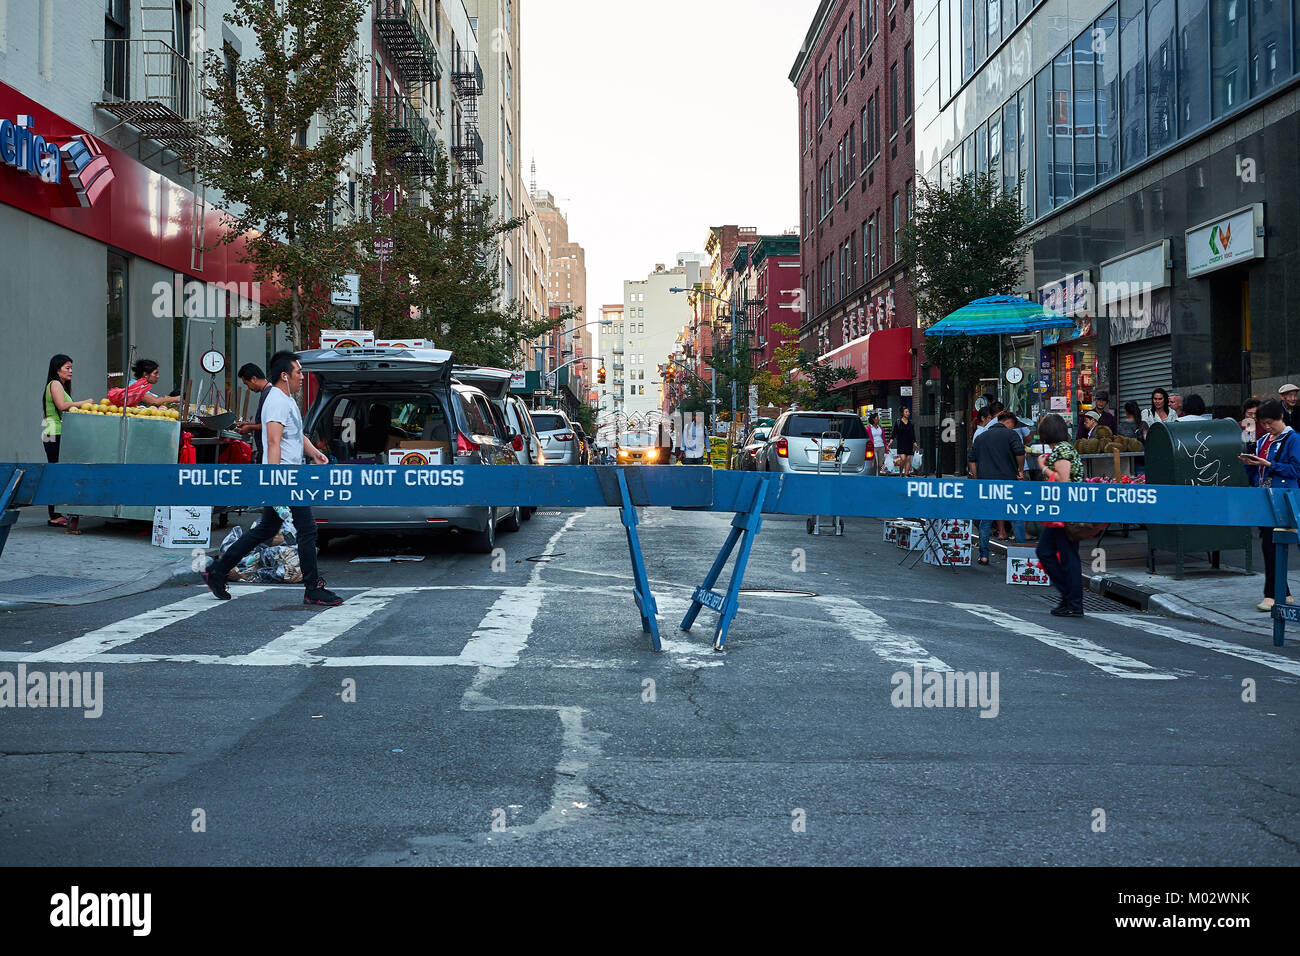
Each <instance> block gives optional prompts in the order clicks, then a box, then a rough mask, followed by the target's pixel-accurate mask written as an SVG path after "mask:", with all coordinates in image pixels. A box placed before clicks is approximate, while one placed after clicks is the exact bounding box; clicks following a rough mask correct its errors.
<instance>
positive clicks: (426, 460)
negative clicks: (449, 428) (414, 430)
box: [388, 441, 451, 466]
mask: <svg viewBox="0 0 1300 956" xmlns="http://www.w3.org/2000/svg"><path fill="white" fill-rule="evenodd" d="M450 457H451V446H450V445H448V444H447V443H446V442H439V441H404V442H402V443H401V444H400V445H398V446H397V447H396V448H392V449H389V452H388V463H389V464H390V465H423V466H428V465H448V464H451V462H450V461H449V459H450Z"/></svg>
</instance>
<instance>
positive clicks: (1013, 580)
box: [1007, 547, 1052, 587]
mask: <svg viewBox="0 0 1300 956" xmlns="http://www.w3.org/2000/svg"><path fill="white" fill-rule="evenodd" d="M1007 584H1028V585H1032V586H1034V587H1050V586H1051V584H1052V579H1051V578H1049V577H1048V576H1047V572H1046V571H1044V570H1043V565H1042V562H1041V561H1039V560H1038V555H1037V553H1036V552H1035V551H1034V549H1033V548H1016V547H1009V548H1007Z"/></svg>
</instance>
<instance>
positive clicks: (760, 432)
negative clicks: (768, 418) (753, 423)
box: [740, 427, 772, 471]
mask: <svg viewBox="0 0 1300 956" xmlns="http://www.w3.org/2000/svg"><path fill="white" fill-rule="evenodd" d="M771 431H772V429H771V428H768V427H763V428H755V429H754V433H753V434H752V435H750V437H749V440H748V441H747V442H745V447H744V448H742V449H740V470H741V471H757V470H758V456H759V453H760V452H761V451H762V450H763V448H764V447H766V445H767V436H768V434H769V433H770V432H771Z"/></svg>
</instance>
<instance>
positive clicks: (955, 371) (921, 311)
mask: <svg viewBox="0 0 1300 956" xmlns="http://www.w3.org/2000/svg"><path fill="white" fill-rule="evenodd" d="M1024 226H1025V217H1024V212H1023V210H1022V209H1021V206H1020V195H1019V190H1018V189H1017V190H1016V191H1013V192H1004V191H1003V188H1002V175H1001V173H999V172H998V171H997V170H996V169H994V170H991V171H990V172H987V173H978V174H976V173H972V174H969V175H966V176H963V177H962V178H961V179H959V180H957V181H956V182H955V183H953V184H952V186H951V187H944V188H940V187H939V186H937V185H935V184H934V183H931V182H929V181H928V180H925V179H918V180H917V195H916V210H915V213H914V215H913V217H912V220H911V221H910V222H908V223H907V224H906V225H905V226H904V227H903V229H902V235H901V242H902V260H903V262H904V263H906V266H907V270H908V287H909V289H910V291H911V295H912V299H913V301H914V302H915V303H916V312H917V315H918V316H924V317H926V318H928V319H929V320H930V321H931V322H933V321H937V320H938V319H941V318H943V317H944V316H946V315H948V314H950V313H952V312H955V311H956V310H957V309H960V308H961V307H962V306H964V305H967V304H968V303H970V302H972V301H973V300H975V299H982V298H984V297H986V296H990V295H1007V294H1011V293H1012V292H1013V290H1014V289H1015V288H1016V286H1017V285H1019V283H1020V279H1021V275H1022V273H1023V271H1024V260H1025V252H1026V249H1027V246H1028V240H1027V239H1025V238H1023V237H1022V236H1021V235H1020V230H1021V229H1023V228H1024ZM925 355H926V360H927V361H928V362H929V363H930V364H932V365H936V366H938V367H939V369H940V370H941V371H942V372H943V374H944V376H945V377H946V378H948V379H949V380H950V381H953V382H954V383H956V384H957V386H958V389H959V390H960V383H961V382H974V381H977V380H978V379H979V378H980V377H982V376H984V375H986V374H988V373H990V372H996V371H997V336H992V335H982V336H964V335H953V336H943V337H938V336H935V337H930V338H927V339H926V340H925Z"/></svg>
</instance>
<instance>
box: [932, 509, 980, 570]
mask: <svg viewBox="0 0 1300 956" xmlns="http://www.w3.org/2000/svg"><path fill="white" fill-rule="evenodd" d="M970 530H971V522H970V520H969V519H967V518H932V519H930V520H928V521H926V522H925V545H924V546H925V563H926V564H933V565H935V566H937V567H942V568H968V567H970V564H971V538H970Z"/></svg>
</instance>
